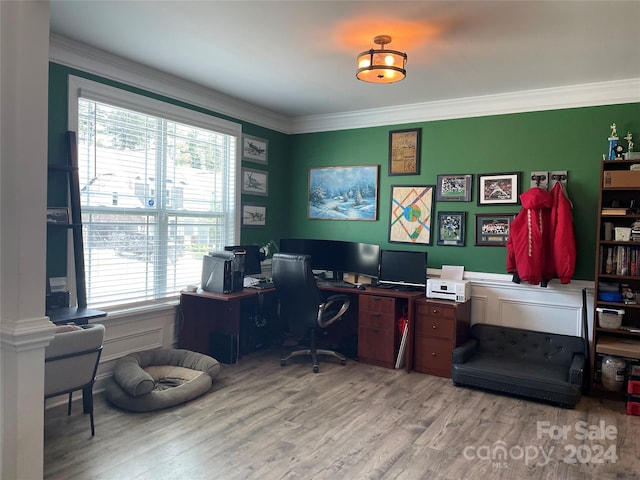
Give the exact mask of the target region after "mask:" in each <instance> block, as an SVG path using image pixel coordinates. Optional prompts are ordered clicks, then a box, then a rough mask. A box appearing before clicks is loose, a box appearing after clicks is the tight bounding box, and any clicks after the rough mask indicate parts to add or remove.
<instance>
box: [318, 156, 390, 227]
mask: <svg viewBox="0 0 640 480" xmlns="http://www.w3.org/2000/svg"><path fill="white" fill-rule="evenodd" d="M378 170H379V166H378V165H364V166H357V167H322V168H310V169H309V203H308V205H307V214H308V217H309V218H310V219H318V220H377V218H378Z"/></svg>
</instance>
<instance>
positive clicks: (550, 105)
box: [49, 33, 640, 134]
mask: <svg viewBox="0 0 640 480" xmlns="http://www.w3.org/2000/svg"><path fill="white" fill-rule="evenodd" d="M49 59H50V60H51V61H52V62H55V63H59V64H62V65H65V66H68V67H72V68H76V69H78V70H81V71H83V72H87V73H92V74H95V75H99V76H101V77H104V78H108V79H110V80H113V81H117V82H121V83H125V84H127V85H131V86H134V87H137V88H140V89H142V90H146V91H149V92H153V93H156V94H158V95H163V96H167V97H170V98H174V99H176V100H180V101H182V102H185V103H188V104H191V105H194V106H198V107H201V108H204V109H207V110H210V111H213V112H217V113H219V114H222V115H226V116H229V117H231V118H232V119H236V120H240V121H244V122H248V123H252V124H255V125H259V126H262V127H265V128H269V129H271V130H275V131H277V132H281V133H285V134H299V133H315V132H326V131H334V130H350V129H354V128H366V127H378V126H384V125H401V124H406V123H416V122H430V121H436V120H450V119H455V118H472V117H483V116H489V115H504V114H510V113H524V112H535V111H544V110H559V109H565V108H579V107H593V106H599V105H615V104H623V103H635V102H640V78H631V79H627V80H617V81H611V82H600V83H589V84H582V85H571V86H564V87H555V88H544V89H538V90H528V91H522V92H511V93H502V94H496V95H485V96H479V97H467V98H457V99H451V100H440V101H434V102H424V103H415V104H409V105H396V106H393V107H388V108H376V109H367V110H359V111H355V112H342V113H336V114H328V115H311V116H302V117H295V118H294V117H286V116H284V115H281V114H277V113H274V112H271V111H268V110H265V109H262V108H259V107H256V106H255V105H251V104H249V103H247V102H243V101H241V100H239V99H236V98H233V97H229V96H227V95H223V94H221V93H220V92H217V91H215V90H212V89H209V88H206V87H203V86H201V85H198V84H195V83H192V82H189V81H187V80H184V79H182V78H179V77H176V76H174V75H169V74H167V73H164V72H160V71H158V70H155V69H153V68H150V67H147V66H144V65H140V64H138V63H135V62H132V61H130V60H126V59H124V58H122V57H118V56H116V55H113V54H110V53H107V52H105V51H103V50H99V49H96V48H93V47H90V46H88V45H85V44H82V43H79V42H76V41H74V40H71V39H68V38H66V37H62V36H60V35H56V34H53V33H52V34H51V35H50V48H49Z"/></svg>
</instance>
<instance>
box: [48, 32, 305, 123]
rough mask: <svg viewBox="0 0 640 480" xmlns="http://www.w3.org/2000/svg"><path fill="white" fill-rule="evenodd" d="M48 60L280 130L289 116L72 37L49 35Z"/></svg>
mask: <svg viewBox="0 0 640 480" xmlns="http://www.w3.org/2000/svg"><path fill="white" fill-rule="evenodd" d="M49 60H50V61H52V62H54V63H59V64H61V65H65V66H67V67H71V68H75V69H78V70H80V71H83V72H86V73H92V74H94V75H99V76H100V77H103V78H107V79H109V80H113V81H116V82H121V83H124V84H127V85H130V86H132V87H137V88H140V89H141V90H146V91H148V92H152V93H156V94H158V95H163V96H166V97H169V98H173V99H175V100H179V101H182V102H185V103H188V104H191V105H194V106H197V107H201V108H204V109H207V110H210V111H212V112H216V113H219V114H222V115H227V116H229V117H231V118H232V119H236V120H240V121H245V122H248V123H252V124H255V125H259V126H262V127H265V128H270V129H272V130H276V131H278V132H282V133H290V132H291V130H292V127H291V122H292V119H291V118H288V117H285V116H284V115H280V114H277V113H273V112H270V111H268V110H265V109H261V108H259V107H256V106H254V105H251V104H249V103H247V102H243V101H242V100H238V99H236V98H233V97H230V96H227V95H223V94H222V93H220V92H217V91H215V90H212V89H210V88H206V87H203V86H201V85H198V84H196V83H193V82H189V81H187V80H184V79H182V78H180V77H176V76H174V75H170V74H167V73H164V72H161V71H159V70H156V69H154V68H151V67H147V66H145V65H141V64H139V63H136V62H132V61H130V60H127V59H124V58H122V57H118V56H116V55H113V54H111V53H108V52H105V51H104V50H100V49H97V48H93V47H90V46H88V45H85V44H83V43H80V42H76V41H75V40H71V39H69V38H66V37H63V36H60V35H56V34H54V33H52V34H50V36H49Z"/></svg>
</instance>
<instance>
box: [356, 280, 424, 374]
mask: <svg viewBox="0 0 640 480" xmlns="http://www.w3.org/2000/svg"><path fill="white" fill-rule="evenodd" d="M356 291H357V292H358V293H359V294H360V295H359V298H358V359H359V360H360V361H361V362H363V363H369V364H372V365H378V366H380V367H386V368H394V366H395V363H396V358H397V356H398V351H399V348H400V340H401V336H400V331H399V330H398V319H400V317H401V316H402V315H403V314H405V313H406V316H407V319H408V325H410V324H411V323H413V318H414V315H415V314H414V311H415V306H414V305H415V301H416V300H417V299H418V298H422V297H424V292H420V291H409V292H404V291H396V290H393V289H386V288H376V287H367V288H366V290H356ZM409 331H410V330H409ZM412 358H413V344H412V342H407V345H406V350H405V368H406V370H407V371H409V370H410V366H411V359H412Z"/></svg>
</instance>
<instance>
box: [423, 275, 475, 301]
mask: <svg viewBox="0 0 640 480" xmlns="http://www.w3.org/2000/svg"><path fill="white" fill-rule="evenodd" d="M427 297H428V298H442V299H445V300H454V301H456V302H460V303H464V302H466V301H467V300H469V298H470V291H469V280H450V279H442V278H428V279H427Z"/></svg>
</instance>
